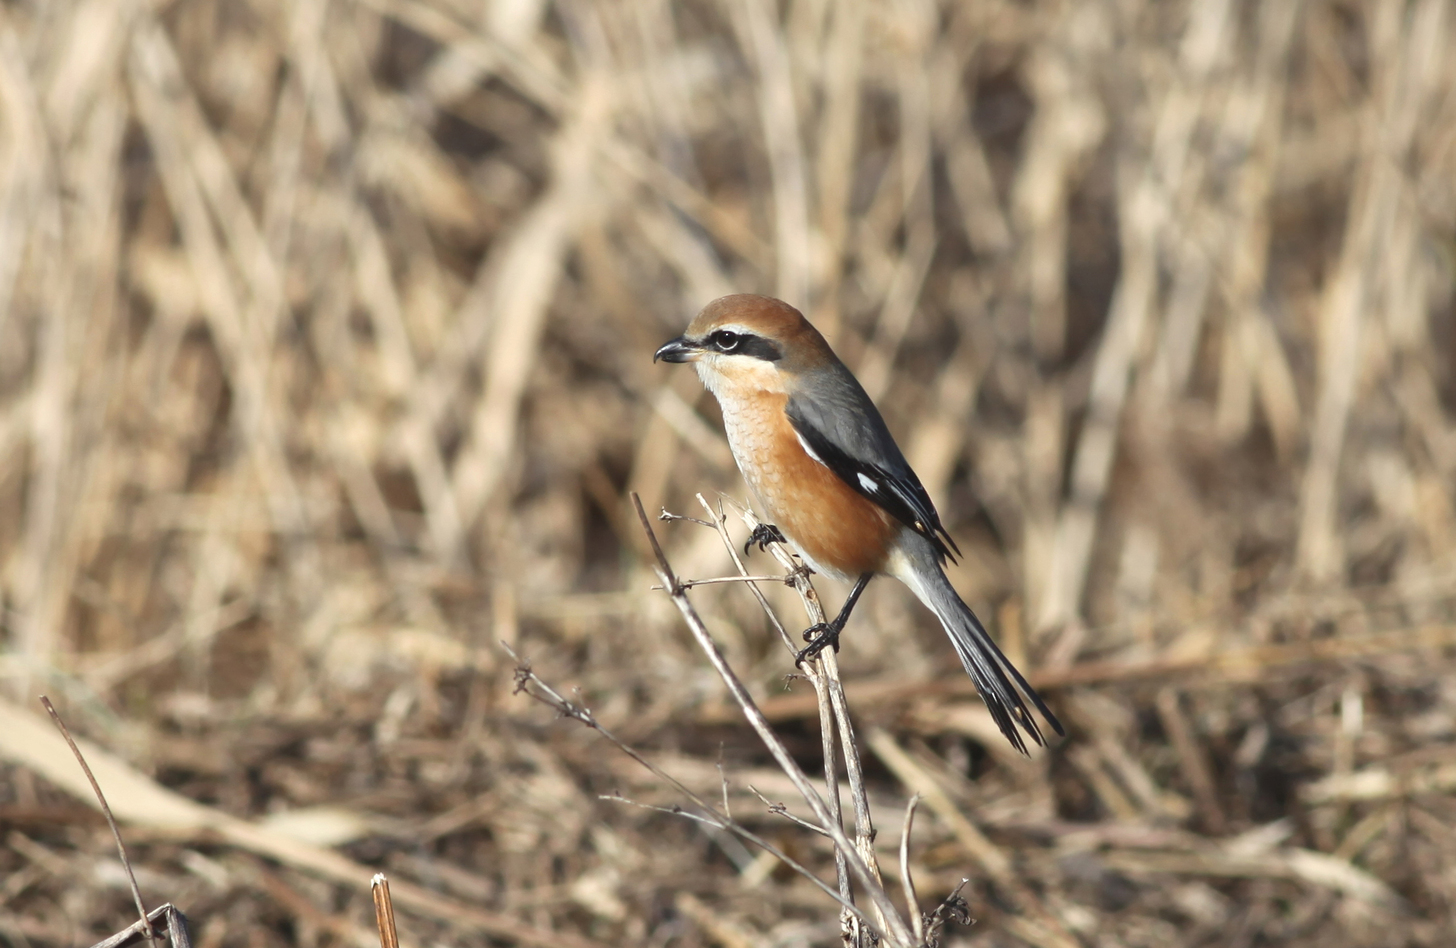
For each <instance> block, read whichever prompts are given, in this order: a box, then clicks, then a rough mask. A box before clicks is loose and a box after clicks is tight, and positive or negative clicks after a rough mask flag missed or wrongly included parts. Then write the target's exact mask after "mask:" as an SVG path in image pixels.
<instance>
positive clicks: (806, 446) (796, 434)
mask: <svg viewBox="0 0 1456 948" xmlns="http://www.w3.org/2000/svg"><path fill="white" fill-rule="evenodd" d="M794 437H795V438H798V439H799V447H801V448H803V449H804V453H805V454H807V455H809V457H811V458H813V459H814V460H816V461H818V462H819V463H820V464H824V459H823V458H821V457H820V456H819V455H817V454H815V453H814V449H813V448H811V447H809V442H807V441H805V440H804V436H803V435H801V434H799V432H798V429H795V430H794ZM824 466H825V467H828V466H829V465H828V464H824ZM860 476H861V477H863V476H864V475H863V474H861V475H860Z"/></svg>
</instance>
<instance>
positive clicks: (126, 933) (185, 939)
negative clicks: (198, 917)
mask: <svg viewBox="0 0 1456 948" xmlns="http://www.w3.org/2000/svg"><path fill="white" fill-rule="evenodd" d="M162 922H165V923H166V925H167V938H168V940H170V941H171V942H172V948H192V938H191V936H190V935H189V934H188V933H187V916H186V915H183V914H182V912H181V910H180V909H178V908H177V906H175V905H173V904H172V903H171V902H168V903H166V904H165V905H161V906H159V907H157V908H154V909H152V911H151V913H150V914H148V915H147V917H146V918H143V919H139V920H137V921H135V922H132V923H131V924H130V925H128V926H127V927H126V928H123V929H122V930H121V931H119V932H117V933H116V934H115V935H112V936H111V937H110V938H104V939H102V940H101V941H98V942H97V943H96V944H94V945H92V946H91V948H127V946H129V945H134V944H136V943H137V942H138V941H140V940H141V939H143V938H147V939H152V938H155V937H156V930H157V925H159V924H161V923H162Z"/></svg>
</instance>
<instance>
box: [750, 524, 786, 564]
mask: <svg viewBox="0 0 1456 948" xmlns="http://www.w3.org/2000/svg"><path fill="white" fill-rule="evenodd" d="M783 542H785V540H784V535H783V533H781V532H780V531H779V528H778V527H776V526H774V525H773V524H771V523H761V524H759V525H758V526H756V527H754V528H753V532H752V533H750V534H749V535H748V542H747V543H745V544H743V555H744V556H747V555H748V548H749V547H751V546H753V545H754V544H755V543H756V544H758V552H760V553H762V552H763V551H764V550H766V549H768V545H769V544H770V543H783Z"/></svg>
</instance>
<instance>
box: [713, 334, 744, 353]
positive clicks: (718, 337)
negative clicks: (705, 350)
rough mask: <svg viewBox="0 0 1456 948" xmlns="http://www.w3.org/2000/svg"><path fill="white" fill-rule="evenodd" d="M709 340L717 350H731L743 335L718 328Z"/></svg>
mask: <svg viewBox="0 0 1456 948" xmlns="http://www.w3.org/2000/svg"><path fill="white" fill-rule="evenodd" d="M709 341H710V342H712V343H713V348H714V349H717V350H718V351H719V352H732V351H733V350H734V349H737V348H738V345H739V343H741V342H742V341H743V336H742V335H740V334H739V333H736V332H731V331H730V330H727V329H720V330H718V331H717V332H715V333H713V335H712V336H710V337H709Z"/></svg>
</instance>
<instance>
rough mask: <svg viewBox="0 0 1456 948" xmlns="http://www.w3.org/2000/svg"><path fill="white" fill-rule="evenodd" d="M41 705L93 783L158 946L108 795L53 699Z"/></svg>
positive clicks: (143, 917) (149, 934)
mask: <svg viewBox="0 0 1456 948" xmlns="http://www.w3.org/2000/svg"><path fill="white" fill-rule="evenodd" d="M40 703H41V705H43V706H44V707H45V709H46V713H47V714H49V715H50V716H51V720H52V721H54V722H56V729H57V730H59V731H60V732H61V736H62V737H64V738H65V739H66V743H67V744H68V745H70V748H71V753H73V754H75V755H76V763H78V764H80V765H81V770H82V771H84V772H85V774H86V779H87V780H89V781H90V782H91V792H92V793H94V794H96V802H97V803H99V804H101V812H102V813H104V814H106V825H107V826H110V827H111V836H112V838H113V839H115V840H116V851H117V852H118V853H120V854H121V868H123V869H125V870H126V881H127V883H128V884H129V885H130V886H131V897H132V901H133V902H135V903H136V910H137V915H138V916H140V918H141V921H140V922H139V924H140V925H141V926H142V928H143V929H144V930H145V931H146V933H147V940H148V941H150V942H151V943H152V944H153V945H156V943H157V933H156V932H155V931H154V930H153V929H152V926H151V923H150V922H149V921H148V920H147V907H146V906H145V905H144V904H142V890H141V889H140V888H139V887H138V886H137V881H136V873H134V872H132V871H131V860H130V859H128V858H127V855H126V844H125V843H123V842H122V841H121V830H120V829H118V828H117V826H116V817H114V816H112V815H111V807H110V806H109V805H107V803H106V795H105V794H103V793H102V792H101V785H100V784H99V783H97V782H96V775H95V774H93V773H91V765H90V764H87V763H86V758H85V757H84V756H82V754H81V748H79V747H77V746H76V741H75V739H74V738H72V737H71V731H70V729H69V728H67V727H66V722H64V721H62V720H61V716H60V715H59V714H57V713H56V706H55V705H53V704H51V699H50V698H48V697H46V696H45V695H41V696H40Z"/></svg>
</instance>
